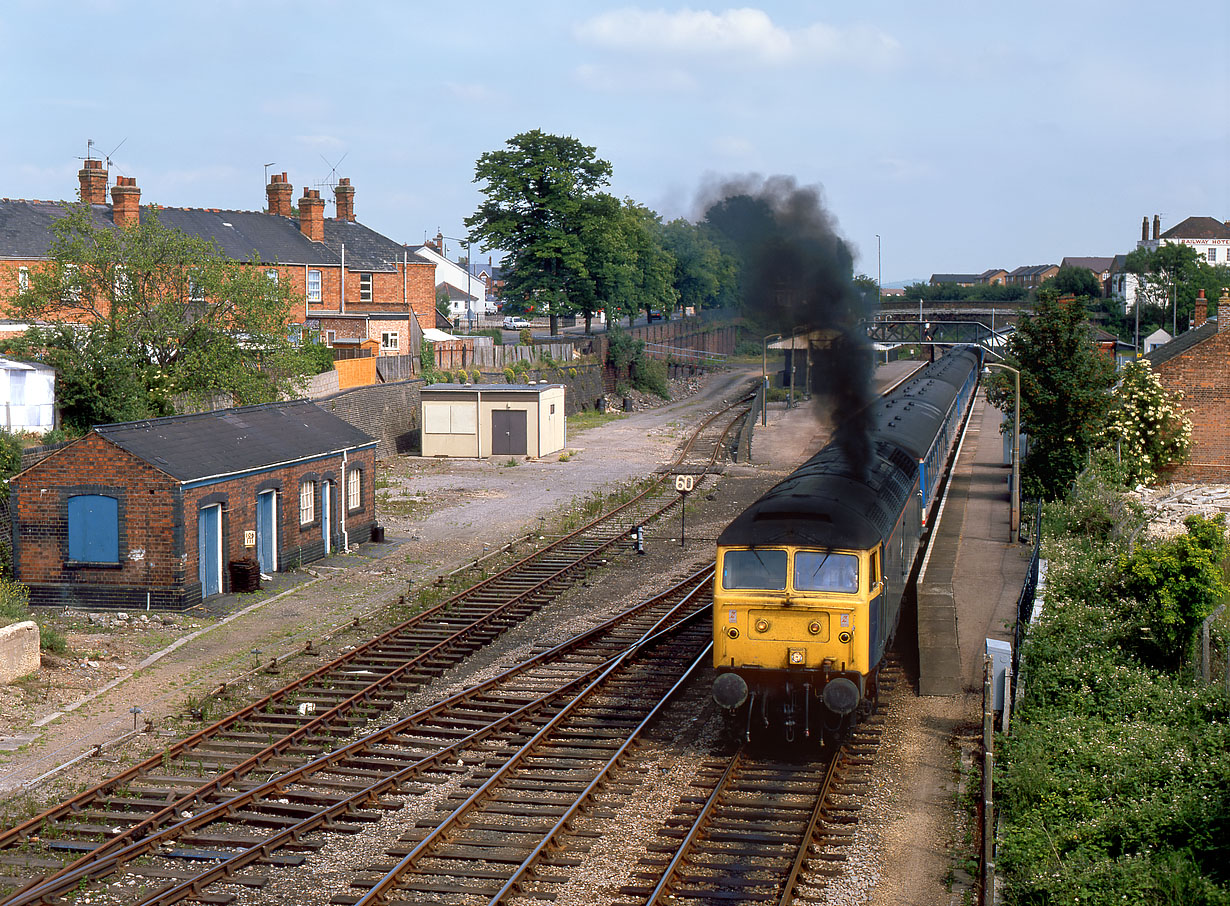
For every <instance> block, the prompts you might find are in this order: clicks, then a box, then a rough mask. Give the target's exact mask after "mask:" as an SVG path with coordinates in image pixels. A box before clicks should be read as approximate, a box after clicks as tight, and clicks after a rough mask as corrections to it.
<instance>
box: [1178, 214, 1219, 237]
mask: <svg viewBox="0 0 1230 906" xmlns="http://www.w3.org/2000/svg"><path fill="white" fill-rule="evenodd" d="M1162 238H1163V239H1230V226H1226V224H1224V223H1222V222H1221V221H1220V220H1218V219H1217V218H1216V217H1188V218H1187V219H1186V220H1183V221H1180V222H1179V223H1176V224H1175V225H1174V226H1172V227H1171V228H1170V229H1168V230H1167V231H1166V232H1164V233H1162Z"/></svg>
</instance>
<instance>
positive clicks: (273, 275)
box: [265, 270, 278, 286]
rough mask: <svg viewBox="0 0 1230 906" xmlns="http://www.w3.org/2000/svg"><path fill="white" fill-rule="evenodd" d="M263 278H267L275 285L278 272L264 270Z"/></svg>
mask: <svg viewBox="0 0 1230 906" xmlns="http://www.w3.org/2000/svg"><path fill="white" fill-rule="evenodd" d="M265 279H266V280H268V281H269V282H270V283H272V284H273V285H274V286H277V285H278V272H277V271H275V270H267V271H265Z"/></svg>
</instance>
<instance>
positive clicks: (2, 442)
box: [0, 430, 24, 481]
mask: <svg viewBox="0 0 1230 906" xmlns="http://www.w3.org/2000/svg"><path fill="white" fill-rule="evenodd" d="M23 447H24V444H23V443H22V440H21V438H20V437H18V436H17V435H16V434H10V433H9V432H8V431H3V430H0V481H8V480H9V479H10V478H12V477H13V476H14V475H16V474H17V473H18V472H20V471H21V451H22V449H23Z"/></svg>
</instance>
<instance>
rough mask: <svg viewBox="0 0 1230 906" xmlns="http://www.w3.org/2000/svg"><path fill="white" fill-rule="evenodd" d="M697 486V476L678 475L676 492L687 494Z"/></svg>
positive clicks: (676, 477)
mask: <svg viewBox="0 0 1230 906" xmlns="http://www.w3.org/2000/svg"><path fill="white" fill-rule="evenodd" d="M695 486H696V476H695V475H676V476H675V490H676V491H678V492H679V493H680V494H687V493H688V492H689V491H691V490H692V488H693V487H695Z"/></svg>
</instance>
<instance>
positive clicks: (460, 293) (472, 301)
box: [410, 237, 496, 321]
mask: <svg viewBox="0 0 1230 906" xmlns="http://www.w3.org/2000/svg"><path fill="white" fill-rule="evenodd" d="M436 241H437V242H438V243H440V244H441V247H443V237H437V240H436ZM410 251H411V252H412V253H413V254H414V255H415V256H416V257H417V258H420V259H422V260H424V261H430V262H431V263H432V264H434V265H435V266H436V289H437V290H439V289H440V288H441V287H444V289H445V291H446V292H447V293H448V297H449V319H450V320H454V321H455V320H457V319H460V320H462V321H465V320H468V319H469V318H470V316H471V315H473V316H474V317H482V316H484V315H493V314H495V311H496V308H495V302H494V301H493V300H490V299H488V298H487V285H486V284H485V283H484V282H483V281H482V279H481V278H480V277H478V276H476V275H474V274H471V273H469V272H468V271H467V270H466V268H464V267H462V266H461V265H460V264H458V263H457V262H455V261H449V260H448V259H447V258H446V257H444V255H442V254H441V253H440V250H439V249H438V248H437V247H436V245H435V244H433V243H430V242H428V243H426V244H424V245H413V246H411V247H410Z"/></svg>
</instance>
